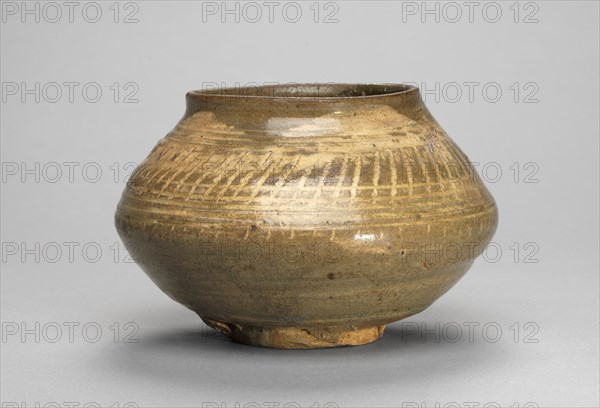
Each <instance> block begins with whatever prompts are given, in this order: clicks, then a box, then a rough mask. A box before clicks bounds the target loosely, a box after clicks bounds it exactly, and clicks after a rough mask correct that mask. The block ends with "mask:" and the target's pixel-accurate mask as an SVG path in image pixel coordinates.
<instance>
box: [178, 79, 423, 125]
mask: <svg viewBox="0 0 600 408" xmlns="http://www.w3.org/2000/svg"><path fill="white" fill-rule="evenodd" d="M186 102H187V109H186V112H185V115H184V117H183V119H182V120H186V119H188V118H190V117H192V116H193V115H195V114H197V113H199V112H205V113H210V114H212V115H214V117H215V119H216V121H218V122H219V123H222V124H224V125H225V126H228V127H233V128H238V129H255V130H260V129H265V128H266V127H267V126H268V123H272V121H273V118H284V119H293V118H318V117H321V116H325V115H331V114H344V115H346V114H349V115H352V114H354V113H355V112H359V111H361V110H364V109H373V108H377V107H382V106H387V107H391V108H393V109H394V110H395V111H396V112H398V113H400V114H402V115H404V116H407V117H408V118H410V119H413V120H417V121H419V120H421V119H422V118H423V116H424V115H426V116H428V117H429V112H428V111H427V109H426V108H425V106H424V104H423V102H422V100H421V95H420V92H419V89H418V88H417V87H415V86H411V85H402V84H289V85H267V86H260V87H238V88H225V89H211V90H203V91H191V92H188V93H187V95H186Z"/></svg>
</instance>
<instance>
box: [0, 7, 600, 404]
mask: <svg viewBox="0 0 600 408" xmlns="http://www.w3.org/2000/svg"><path fill="white" fill-rule="evenodd" d="M6 3H10V2H2V7H3V10H4V11H3V19H4V20H3V21H2V27H1V35H2V39H1V53H2V55H1V56H2V62H1V81H2V83H3V93H2V97H3V102H2V105H1V107H2V118H1V134H2V145H1V147H2V157H1V159H2V163H3V169H2V170H3V171H2V177H3V180H2V237H1V238H2V243H3V253H2V256H3V259H2V273H1V318H2V324H3V327H2V335H3V338H2V343H1V344H0V346H1V347H2V353H1V398H0V400H1V402H2V403H3V404H5V405H4V406H13V405H11V404H25V405H27V406H34V405H35V404H36V403H38V404H41V405H42V406H43V405H45V404H48V403H50V402H54V403H56V404H58V405H59V406H65V405H66V404H69V403H76V404H78V405H80V406H83V405H85V404H90V403H96V404H99V405H103V406H119V407H123V406H126V404H127V403H128V402H130V403H132V404H136V405H137V406H144V407H150V406H152V407H158V406H180V407H184V406H202V405H203V404H204V406H215V404H217V405H225V404H227V405H228V406H229V405H232V406H235V404H239V405H240V406H242V407H244V406H246V407H248V408H249V407H256V406H258V407H263V406H269V404H271V406H284V405H286V404H287V405H288V406H289V407H292V406H295V405H294V404H299V405H306V406H317V407H323V406H326V403H328V402H330V403H332V404H335V405H337V406H354V407H356V406H366V407H375V406H402V405H404V406H407V407H408V406H417V405H418V406H435V404H439V405H440V406H448V407H450V406H459V407H463V406H469V404H471V406H483V405H485V404H488V406H494V405H493V404H494V403H496V404H498V405H502V406H519V407H523V406H528V405H526V404H527V403H531V404H535V405H531V404H530V405H529V406H544V407H550V406H551V407H559V406H560V407H562V406H571V407H574V406H575V407H593V406H598V405H599V404H600V402H599V391H598V384H599V354H598V351H599V343H598V336H599V334H598V333H599V327H598V326H599V305H598V292H599V282H598V269H599V268H598V184H599V183H598V178H599V176H598V136H599V121H598V112H599V110H600V109H599V108H600V107H599V99H598V95H599V78H598V72H599V68H600V67H599V44H598V43H599V29H598V27H599V23H598V20H599V6H598V2H596V1H536V2H529V3H527V4H526V3H525V2H521V3H518V4H517V5H516V6H515V5H514V2H512V1H510V2H497V3H494V4H492V5H489V2H479V3H477V4H478V6H477V7H476V8H475V10H474V14H473V16H472V21H469V15H468V11H469V9H468V8H467V6H466V5H465V4H464V3H463V2H457V3H453V6H451V7H455V6H454V5H458V7H459V8H460V10H461V11H462V14H463V15H462V18H461V19H460V20H459V21H457V22H454V23H453V22H451V21H450V20H453V19H455V17H456V8H453V9H451V8H446V9H444V8H443V6H444V4H445V3H436V2H427V7H429V8H430V9H434V7H438V8H439V10H440V11H439V22H437V21H435V15H425V16H424V17H423V16H421V14H420V13H417V14H414V15H413V14H410V13H408V12H411V11H414V7H417V9H419V11H422V7H423V5H422V4H421V2H416V3H410V2H404V3H402V2H399V1H379V2H366V1H341V2H330V3H332V4H333V5H331V4H330V5H327V6H326V5H325V4H324V3H321V4H319V5H318V7H319V9H320V11H321V13H320V15H319V19H318V22H315V21H314V8H315V6H314V5H313V4H314V2H312V1H311V2H298V3H297V4H298V5H299V6H300V8H301V10H302V17H301V18H300V21H298V22H297V23H291V22H288V21H286V18H287V19H288V20H291V19H294V13H293V11H294V9H290V8H289V7H291V6H288V9H287V11H288V13H289V14H286V15H283V14H282V9H283V6H284V5H285V4H286V2H280V3H279V6H278V8H276V9H275V14H274V17H273V19H274V21H273V22H272V23H271V22H269V21H268V15H263V17H262V19H261V20H260V21H258V22H255V23H252V22H251V21H249V20H250V19H252V18H254V14H251V12H252V10H250V9H246V11H247V12H248V13H247V14H246V15H244V14H241V15H240V21H239V22H236V21H234V19H235V16H233V15H230V16H225V17H227V19H226V21H222V18H221V17H220V16H219V15H218V14H217V15H205V17H206V18H205V21H204V22H203V7H207V6H206V5H204V6H203V5H202V2H190V1H175V2H170V3H171V4H168V5H167V2H166V1H136V2H131V4H129V5H126V4H124V3H121V4H120V5H119V7H118V9H119V10H120V14H119V22H117V23H115V22H114V17H115V15H114V5H113V2H112V1H110V2H97V4H98V5H99V7H100V9H101V10H102V17H101V18H100V20H99V21H98V22H96V23H91V22H88V21H86V19H85V18H87V19H88V20H91V19H94V9H93V5H92V6H89V5H86V4H87V3H86V2H81V3H79V2H78V3H77V5H78V6H77V8H75V13H74V15H73V22H70V21H69V16H68V15H67V12H68V9H67V8H66V7H62V11H63V16H62V18H61V19H59V20H58V21H56V22H54V23H52V22H49V21H48V20H53V19H56V18H55V16H56V14H55V10H52V9H51V8H46V9H45V11H44V9H43V6H44V3H38V6H37V7H40V21H39V22H35V15H25V21H22V17H21V15H20V11H17V14H15V15H13V14H12V11H14V9H13V8H12V7H13V5H11V4H9V5H8V6H7V4H6ZM409 3H410V4H409ZM14 4H16V6H17V7H19V8H20V7H21V3H20V2H17V3H14ZM436 4H437V6H436ZM27 5H28V7H31V8H34V7H36V6H35V2H27ZM216 5H217V6H218V7H220V2H219V3H216ZM259 5H261V7H262V10H263V13H265V14H266V13H267V11H268V9H267V8H266V6H265V5H264V4H263V3H262V2H259ZM229 6H230V7H231V8H233V7H234V4H233V3H230V4H229ZM242 6H243V4H242V3H240V6H239V7H242ZM311 6H312V7H313V9H310V7H311ZM7 7H8V9H7ZM85 7H87V8H86V13H88V14H85V15H84V14H82V10H83V9H84V8H85ZM90 7H92V8H90ZM111 7H113V9H111ZM326 7H327V8H326ZM446 7H448V6H446ZM498 8H500V10H501V12H502V15H501V17H500V19H499V21H497V22H495V23H493V22H491V20H494V19H496V15H495V11H496V10H497V9H498ZM484 9H485V11H484ZM515 9H517V10H519V11H520V12H519V14H518V16H517V15H516V14H515ZM240 10H241V9H240ZM403 11H404V12H403ZM131 12H135V15H134V16H133V17H132V18H135V19H137V20H138V21H137V22H131V23H124V22H123V21H122V20H123V18H124V17H125V15H127V14H129V13H131ZM329 12H335V16H333V17H332V18H335V19H337V20H338V21H337V22H331V23H324V22H323V21H322V20H323V18H324V17H325V14H328V13H329ZM240 13H242V11H240ZM84 17H85V18H84ZM284 17H285V18H284ZM515 18H516V19H517V22H515ZM423 20H424V21H423ZM535 20H537V21H535ZM526 21H528V22H526ZM36 82H37V83H39V84H40V91H39V92H38V93H37V96H38V97H39V102H36V101H35V97H36V95H35V91H34V94H30V95H27V94H26V95H24V100H23V98H22V96H21V91H22V90H23V88H28V89H29V88H31V89H35V83H36ZM53 82H56V83H59V84H61V85H60V86H61V89H62V91H63V95H62V98H60V99H59V100H57V101H54V102H53V99H55V93H54V91H55V90H56V87H55V86H54V85H52V84H50V85H48V84H49V83H53ZM65 82H76V83H79V84H80V85H79V86H78V87H77V88H76V89H75V94H74V97H73V100H72V101H69V95H68V94H67V92H66V90H67V89H68V88H66V86H65V85H64V83H65ZM251 82H254V83H263V82H282V83H287V82H411V83H417V84H418V85H420V86H422V87H423V86H424V87H426V88H427V89H429V90H433V91H432V92H430V93H428V94H426V95H425V100H426V103H427V105H428V106H429V108H430V110H431V111H432V113H433V114H434V115H435V117H436V118H437V119H438V121H439V122H440V123H441V124H442V126H443V127H444V128H445V130H446V131H447V132H448V133H449V134H450V135H451V136H452V138H453V139H454V140H455V141H456V142H457V143H458V145H459V146H460V147H461V148H462V149H463V150H464V151H465V152H466V153H467V154H468V155H469V157H470V158H471V160H472V161H474V162H478V163H481V164H480V167H479V169H480V170H483V169H484V168H485V172H484V174H483V176H484V179H485V180H486V181H487V185H488V187H489V189H490V190H491V192H492V193H493V194H494V196H495V198H496V200H497V203H498V206H499V209H500V226H499V229H498V232H497V234H496V236H495V237H494V245H495V246H494V250H497V249H500V250H501V254H500V253H499V252H494V250H490V251H489V253H487V255H486V258H487V259H484V258H480V259H478V260H477V261H476V263H475V265H474V266H473V268H472V269H471V271H470V272H469V273H468V274H467V275H466V276H465V277H464V278H463V279H462V280H461V281H460V282H459V283H458V284H457V286H455V287H454V288H453V289H452V290H451V291H450V292H449V293H448V294H446V295H445V296H444V297H443V298H442V299H440V300H439V301H437V302H436V303H435V304H434V305H433V306H432V307H430V308H429V309H428V310H426V311H425V312H423V313H421V314H419V315H417V316H413V317H412V318H409V319H407V320H406V321H404V322H399V323H396V324H393V325H390V326H389V327H388V329H387V331H386V333H385V335H384V337H383V338H382V339H381V340H380V341H379V342H376V343H373V344H371V345H367V346H363V347H357V348H339V349H330V350H313V351H278V350H267V349H259V348H252V347H247V346H242V345H237V344H233V343H230V342H228V341H225V340H224V339H223V338H221V337H218V336H215V335H213V334H212V333H211V332H210V331H208V330H207V329H206V327H205V326H203V325H201V322H200V320H199V319H198V318H197V317H196V315H195V314H193V313H192V312H190V311H188V310H186V309H185V308H183V307H182V306H179V305H178V304H176V303H174V302H172V301H171V300H170V299H168V298H167V297H166V296H165V295H163V294H162V293H161V292H160V291H159V290H158V289H157V288H156V287H155V286H154V285H153V284H152V283H151V281H150V280H149V279H148V278H147V277H146V276H145V275H144V274H143V273H142V272H141V271H140V270H139V268H138V267H137V266H136V265H135V264H133V263H131V262H127V260H128V259H127V258H126V255H125V252H124V248H123V245H122V244H120V243H119V239H118V237H117V235H116V232H115V229H114V227H113V214H114V210H115V206H116V203H117V201H118V199H119V197H120V194H121V191H122V190H123V188H124V181H123V180H124V178H125V177H126V176H127V174H129V173H130V172H131V169H132V168H131V164H130V162H134V163H138V162H140V161H141V160H142V159H143V158H144V157H145V156H146V155H147V154H148V152H149V151H150V149H151V148H152V147H153V146H154V144H155V143H156V142H157V140H158V139H159V138H161V137H162V136H164V134H165V133H166V132H168V131H169V130H170V129H171V128H172V127H173V126H174V125H175V123H176V121H177V120H178V119H179V118H180V117H181V115H182V114H183V111H184V94H185V92H187V91H188V90H191V89H198V88H202V87H206V86H208V85H210V83H224V84H226V85H228V86H235V85H236V84H237V83H239V84H247V83H251ZM471 82H473V83H476V84H478V85H476V86H475V85H474V86H475V93H474V94H473V96H472V98H471V97H470V96H469V95H468V87H467V85H465V83H471ZM87 83H95V84H97V87H99V88H100V89H101V90H102V97H101V99H100V100H99V101H97V102H95V103H92V102H90V101H86V100H85V99H84V97H83V96H82V93H81V89H82V88H83V85H85V84H87ZM114 83H118V85H117V88H118V89H120V93H119V95H118V97H117V102H115V99H114V97H115V93H114V89H116V88H115V86H113V84H114ZM129 83H131V84H129ZM515 83H517V85H514V84H515ZM14 84H17V85H16V86H17V88H15V87H14V86H15V85H14ZM22 84H25V85H22ZM126 84H128V85H126ZM93 86H96V85H93ZM111 87H112V89H111ZM436 87H437V89H438V91H435V89H436ZM484 87H485V89H486V91H488V92H489V93H486V94H483V93H482V89H483V88H484ZM15 89H16V92H17V94H16V95H13V93H14V91H15ZM91 89H92V90H93V89H94V88H91ZM497 89H500V90H501V91H502V95H501V97H500V98H499V99H498V98H496V95H495V93H494V92H493V91H494V90H497ZM517 89H519V90H520V92H518V94H517V93H516V90H517ZM89 90H90V88H89V86H88V91H89ZM457 90H461V91H462V96H460V95H459V96H457V93H456V91H457ZM131 91H136V93H135V96H133V97H131V98H129V99H130V100H131V99H137V102H136V101H135V100H134V101H133V102H134V103H124V100H125V99H126V98H125V96H126V95H128V94H129V93H130V92H131ZM86 95H87V96H86V97H88V99H89V98H93V97H94V94H93V92H91V91H90V93H89V94H86ZM90 95H91V96H90ZM495 99H498V100H495ZM65 163H67V164H65ZM68 163H73V164H68ZM514 163H517V164H516V165H515V164H514ZM36 166H37V167H36ZM69 168H73V170H74V171H73V174H72V175H70V174H69V172H68V170H69ZM517 168H518V169H520V171H519V172H518V173H517V172H516V169H517ZM28 169H29V170H31V171H28ZM57 169H60V171H61V173H58V172H57ZM98 169H100V170H101V174H100V175H97V174H96V171H97V170H98ZM498 169H499V170H501V174H499V173H498ZM36 177H37V178H38V180H36ZM69 243H72V244H69ZM69 247H71V248H73V253H72V254H71V256H70V254H69V253H68V248H69ZM98 248H99V249H101V251H102V253H101V254H96V251H97V250H98ZM517 249H518V251H517ZM36 258H37V259H36ZM36 324H39V326H36ZM86 324H87V326H85V325H86ZM68 325H73V327H74V332H73V337H72V338H69V333H68V330H67V327H68ZM469 326H471V327H473V328H474V330H473V332H472V333H471V336H469V330H468V327H469ZM36 327H37V329H36ZM56 327H61V328H62V332H58V331H57V330H56ZM84 327H85V330H84V329H83V328H84ZM98 327H99V328H100V329H101V330H102V332H101V334H99V335H96V334H95V331H94V330H95V329H96V328H98ZM117 327H118V328H119V331H118V332H117V331H116V330H115V329H116V328H117ZM457 327H459V328H461V329H462V333H459V332H457V330H456V328H457ZM23 329H27V330H30V333H29V334H25V335H24V336H23ZM15 330H17V331H18V332H17V333H15V334H13V332H15ZM457 333H459V334H461V336H460V338H458V339H457V338H456V337H457ZM36 334H37V335H38V336H39V338H38V339H36ZM130 340H136V341H137V342H130ZM252 403H255V405H253V404H252ZM452 403H455V405H452ZM115 404H117V405H115ZM335 405H331V406H335ZM131 406H135V405H131Z"/></svg>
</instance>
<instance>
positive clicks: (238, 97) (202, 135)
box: [116, 84, 498, 348]
mask: <svg viewBox="0 0 600 408" xmlns="http://www.w3.org/2000/svg"><path fill="white" fill-rule="evenodd" d="M497 220H498V215H497V209H496V205H495V203H494V200H493V198H492V196H491V195H490V193H489V192H488V191H487V189H486V188H485V187H484V185H483V184H482V182H481V180H480V179H479V177H478V176H477V175H476V173H475V172H474V171H473V168H472V166H471V165H470V163H469V161H468V159H467V157H466V156H465V155H464V153H463V152H462V151H461V150H460V149H459V148H458V147H457V146H456V145H455V144H454V143H453V142H452V140H451V139H450V138H449V137H448V136H447V135H446V133H445V132H444V131H443V130H442V128H441V127H440V126H439V125H438V124H437V123H436V122H435V120H434V119H433V117H432V116H431V114H430V113H429V111H428V110H427V108H426V107H425V106H424V104H423V102H422V100H421V96H420V94H419V90H418V89H417V88H415V87H411V86H406V85H343V84H340V85H316V84H307V85H290V86H281V85H280V86H271V87H258V88H238V89H227V90H219V91H212V92H208V91H205V92H200V91H196V92H190V93H188V94H187V110H186V112H185V115H184V117H183V118H182V119H181V121H180V122H179V123H178V124H177V126H176V127H175V129H174V130H173V131H171V132H170V133H169V134H168V135H167V136H166V137H165V138H163V139H162V140H161V141H160V142H159V143H158V145H157V146H156V147H155V148H154V150H153V151H152V152H151V153H150V155H149V156H148V158H146V160H145V161H144V162H143V163H142V164H141V165H140V166H139V167H138V168H137V169H136V171H135V172H134V173H133V175H132V176H131V178H130V180H129V182H128V184H127V187H126V189H125V191H124V193H123V196H122V198H121V201H120V203H119V205H118V208H117V212H116V226H117V229H118V231H119V234H120V236H121V238H122V239H123V241H125V242H126V243H129V244H130V245H129V247H130V248H133V249H134V253H133V256H134V257H135V259H136V260H137V262H138V263H139V265H140V266H141V268H142V269H143V270H144V271H145V272H146V273H147V274H148V276H150V278H151V279H152V280H153V281H154V282H155V283H156V284H157V285H158V286H159V287H160V288H161V289H162V290H163V291H164V292H165V293H166V294H167V295H169V296H170V297H171V298H173V299H174V300H176V301H177V302H179V303H181V304H183V305H185V306H187V307H188V308H190V309H191V310H193V311H195V312H196V313H198V314H199V315H200V316H201V317H202V319H203V320H204V321H205V322H206V323H207V324H209V325H210V326H212V327H214V328H215V329H217V330H219V331H221V332H223V333H225V334H227V335H228V336H230V337H232V338H233V339H234V340H236V341H240V342H244V343H248V344H254V345H260V346H266V347H278V348H314V347H330V346H339V345H356V344H364V343H368V342H371V341H373V340H376V339H377V338H379V337H380V336H381V335H382V333H383V329H384V327H385V325H386V324H388V323H391V322H394V321H396V320H399V319H403V318H405V317H408V316H410V315H413V314H415V313H418V312H420V311H422V310H424V309H425V308H427V307H428V306H429V305H431V304H432V303H433V302H434V301H435V300H436V299H437V298H439V297H440V296H441V295H442V294H444V293H445V292H446V291H447V290H448V289H449V288H450V287H451V286H452V285H454V284H455V283H456V282H457V281H458V279H460V277H461V276H462V275H463V274H464V273H465V272H466V271H467V270H468V269H469V267H470V266H471V264H472V262H473V260H474V259H475V257H477V256H478V255H480V254H481V252H482V250H483V248H484V247H485V245H486V244H487V243H488V242H489V241H490V239H491V237H492V235H493V233H494V231H495V230H496V225H497Z"/></svg>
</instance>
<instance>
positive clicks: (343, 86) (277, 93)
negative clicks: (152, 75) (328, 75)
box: [187, 83, 419, 101]
mask: <svg viewBox="0 0 600 408" xmlns="http://www.w3.org/2000/svg"><path fill="white" fill-rule="evenodd" d="M418 91H419V88H418V87H416V86H414V85H408V84H394V83H267V84H264V85H257V86H253V85H252V86H233V87H223V86H219V85H218V84H211V86H206V87H205V89H201V90H193V91H190V92H188V93H187V96H188V97H191V98H194V99H195V98H199V99H206V98H211V99H212V98H217V99H276V100H294V101H303V100H306V101H308V100H312V101H315V100H356V99H372V98H381V97H394V96H395V97H397V96H404V95H413V94H415V93H418Z"/></svg>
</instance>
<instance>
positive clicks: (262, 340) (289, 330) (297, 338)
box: [200, 316, 385, 349]
mask: <svg viewBox="0 0 600 408" xmlns="http://www.w3.org/2000/svg"><path fill="white" fill-rule="evenodd" d="M200 318H201V319H202V320H203V321H204V323H206V324H207V325H208V326H210V327H212V328H213V329H215V330H217V331H219V332H221V333H223V334H224V335H226V336H228V337H230V338H231V339H232V340H233V341H236V342H238V343H243V344H248V345H251V346H259V347H269V348H277V349H313V348H324V347H340V346H359V345H362V344H368V343H371V342H374V341H375V340H378V339H379V338H380V337H381V336H382V335H383V331H384V329H385V325H384V326H370V327H355V326H333V325H330V326H321V327H312V328H311V327H296V326H287V327H286V326H283V327H260V326H251V325H245V324H239V323H228V322H224V321H220V320H214V319H209V318H207V317H203V316H200Z"/></svg>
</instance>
